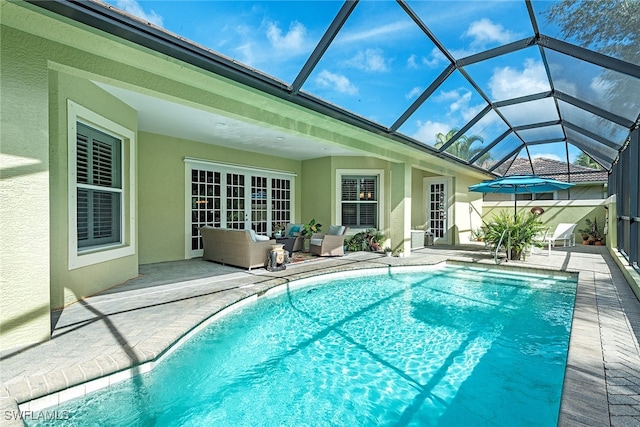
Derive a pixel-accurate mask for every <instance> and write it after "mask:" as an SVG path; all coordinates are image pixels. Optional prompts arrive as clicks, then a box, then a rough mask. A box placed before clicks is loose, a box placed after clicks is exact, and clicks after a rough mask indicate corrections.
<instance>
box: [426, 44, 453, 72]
mask: <svg viewBox="0 0 640 427" xmlns="http://www.w3.org/2000/svg"><path fill="white" fill-rule="evenodd" d="M445 62H447V57H446V56H444V53H442V52H441V51H440V49H438V48H437V47H434V48H433V49H431V54H430V55H429V56H423V57H422V64H423V65H426V66H427V67H429V68H435V67H437V66H439V65H440V64H443V63H445Z"/></svg>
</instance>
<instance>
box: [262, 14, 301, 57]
mask: <svg viewBox="0 0 640 427" xmlns="http://www.w3.org/2000/svg"><path fill="white" fill-rule="evenodd" d="M306 35H307V29H306V28H305V26H304V25H302V24H301V23H300V22H296V21H294V22H292V23H291V25H290V26H289V32H287V33H286V34H284V35H283V33H282V29H281V28H280V27H278V24H277V23H275V22H270V23H268V24H267V38H268V39H269V42H270V43H271V45H272V46H273V47H274V48H276V49H277V50H279V51H280V50H281V51H286V52H299V51H300V50H301V49H302V48H303V47H304V45H305V38H306Z"/></svg>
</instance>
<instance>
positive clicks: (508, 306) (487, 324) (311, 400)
mask: <svg viewBox="0 0 640 427" xmlns="http://www.w3.org/2000/svg"><path fill="white" fill-rule="evenodd" d="M385 271H386V273H385V274H380V275H372V276H362V275H359V276H358V277H353V278H342V279H331V280H330V281H327V279H322V280H319V281H318V282H316V283H315V284H313V283H311V284H309V285H307V286H304V287H299V288H296V289H293V290H288V291H286V292H283V293H280V294H278V295H275V296H268V295H267V296H264V297H261V298H260V299H258V301H257V302H256V303H255V304H250V305H247V306H245V307H243V308H241V309H238V310H237V311H234V312H232V313H231V314H229V315H227V316H225V317H223V318H222V319H221V320H220V321H218V322H215V323H214V324H212V325H211V326H210V327H208V328H206V329H205V330H203V331H202V332H200V333H199V334H197V335H196V336H194V338H192V339H191V340H189V341H188V342H187V343H185V344H184V345H182V346H181V347H180V348H178V349H177V350H176V351H175V352H174V353H173V354H171V355H170V356H169V357H168V358H167V359H166V360H164V361H163V362H162V363H161V364H159V366H157V367H156V368H155V369H154V370H153V371H152V372H150V373H148V374H144V375H140V376H137V377H135V378H134V379H132V380H130V381H126V382H123V383H119V384H117V385H115V386H113V387H111V388H109V389H105V390H102V391H99V392H96V393H94V394H91V395H88V396H86V397H85V398H82V399H79V400H74V401H71V402H68V403H67V404H65V405H63V406H62V407H60V408H58V409H59V411H68V414H69V420H67V421H64V422H63V424H64V425H78V426H92V425H93V426H129V425H137V426H164V425H167V426H169V425H171V426H178V425H183V426H233V427H238V426H350V427H351V426H366V425H371V426H378V425H384V426H405V425H408V426H471V425H472V426H516V425H517V426H525V425H531V426H533V425H535V426H555V425H556V424H557V420H558V412H559V406H560V397H561V391H562V383H563V376H564V369H565V363H566V355H567V348H568V342H569V332H570V327H571V318H572V312H573V305H574V297H575V290H576V282H575V280H572V279H549V278H546V277H543V276H536V275H520V274H514V273H512V272H509V273H501V272H498V271H493V270H481V269H472V268H468V267H453V266H447V267H443V268H432V269H428V270H424V271H421V272H411V273H404V272H400V271H401V270H396V271H398V272H397V273H390V272H389V271H387V270H385ZM35 425H46V423H43V424H35Z"/></svg>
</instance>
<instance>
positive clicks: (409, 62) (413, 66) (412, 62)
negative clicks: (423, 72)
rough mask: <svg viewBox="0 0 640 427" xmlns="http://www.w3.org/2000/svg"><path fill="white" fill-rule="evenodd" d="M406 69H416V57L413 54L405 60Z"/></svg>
mask: <svg viewBox="0 0 640 427" xmlns="http://www.w3.org/2000/svg"><path fill="white" fill-rule="evenodd" d="M407 68H411V69H413V70H415V69H416V68H418V63H417V62H416V55H415V54H413V55H411V56H409V58H407Z"/></svg>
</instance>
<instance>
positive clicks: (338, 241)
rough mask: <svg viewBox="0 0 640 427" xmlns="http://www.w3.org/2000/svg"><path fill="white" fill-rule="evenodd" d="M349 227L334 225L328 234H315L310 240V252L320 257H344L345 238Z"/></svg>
mask: <svg viewBox="0 0 640 427" xmlns="http://www.w3.org/2000/svg"><path fill="white" fill-rule="evenodd" d="M348 230H349V227H344V226H341V225H332V226H331V227H329V231H328V232H327V233H326V234H323V233H314V234H312V235H311V239H310V240H309V252H311V253H312V254H313V255H318V256H342V255H344V238H345V237H346V235H347V231H348Z"/></svg>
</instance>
